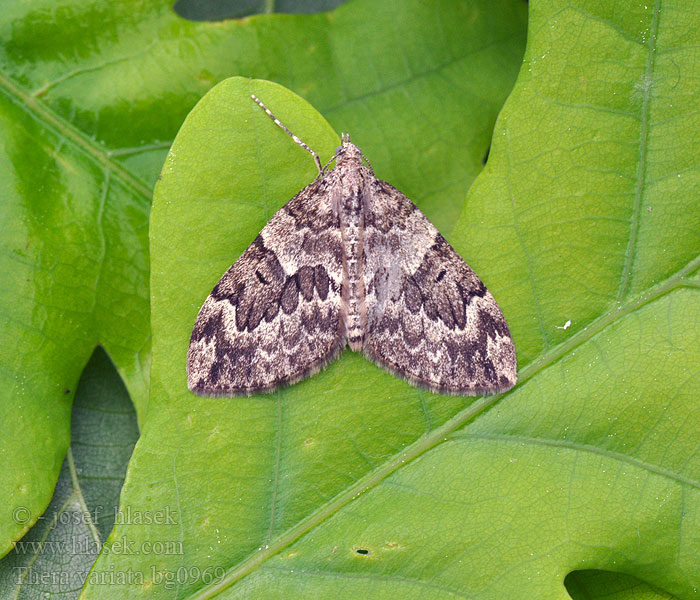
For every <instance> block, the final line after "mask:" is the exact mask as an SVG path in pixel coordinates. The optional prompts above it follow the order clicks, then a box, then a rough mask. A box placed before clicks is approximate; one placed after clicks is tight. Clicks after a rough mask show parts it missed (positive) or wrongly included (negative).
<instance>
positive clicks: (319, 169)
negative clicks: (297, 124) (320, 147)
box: [250, 94, 323, 175]
mask: <svg viewBox="0 0 700 600" xmlns="http://www.w3.org/2000/svg"><path fill="white" fill-rule="evenodd" d="M250 97H251V98H252V99H253V100H255V102H256V103H257V105H258V106H259V107H260V108H262V109H263V110H264V111H265V112H266V113H267V116H268V117H270V118H271V119H272V120H273V121H274V122H275V125H277V126H278V127H280V128H281V129H282V130H283V131H284V132H285V133H286V134H287V135H289V136H290V137H291V138H292V139H293V140H294V141H295V142H296V143H297V144H298V145H299V146H301V147H302V148H303V149H304V150H306V151H307V152H308V153H309V154H311V156H313V157H314V161H315V162H316V167H317V168H318V174H319V175H323V168H322V167H321V159H320V158H319V157H318V154H316V153H315V152H314V151H313V150H312V149H311V148H309V147H308V146H307V145H306V144H305V143H304V142H303V141H302V140H300V139H299V138H298V137H297V136H296V135H294V134H293V133H292V132H291V131H289V129H287V128H286V127H285V126H284V124H283V123H282V122H281V121H280V120H279V119H278V118H277V117H276V116H275V115H273V114H272V111H271V110H270V109H269V108H267V106H265V105H264V104H263V103H262V101H261V100H260V98H258V97H257V96H256V95H255V94H251V95H250Z"/></svg>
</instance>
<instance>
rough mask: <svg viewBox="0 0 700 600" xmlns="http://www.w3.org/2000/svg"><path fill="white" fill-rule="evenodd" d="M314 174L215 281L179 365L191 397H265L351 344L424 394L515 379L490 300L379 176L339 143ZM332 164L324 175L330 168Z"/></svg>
mask: <svg viewBox="0 0 700 600" xmlns="http://www.w3.org/2000/svg"><path fill="white" fill-rule="evenodd" d="M252 98H253V100H254V101H255V102H257V103H258V104H259V105H260V107H261V108H262V109H263V110H264V111H265V112H266V113H267V114H268V115H269V116H270V117H271V118H272V119H273V120H274V121H275V123H276V124H277V125H278V126H280V127H281V128H282V129H283V130H284V131H285V132H286V133H288V134H289V135H290V136H291V137H292V138H293V139H294V141H295V142H296V143H297V144H299V145H300V146H301V147H302V148H304V149H305V150H307V151H308V152H309V153H311V155H312V156H313V157H314V160H315V162H316V166H317V167H318V171H319V173H318V177H317V178H316V179H315V180H314V181H313V182H312V183H310V184H309V185H308V186H306V187H305V188H304V189H303V190H301V191H300V192H299V193H298V194H297V195H296V196H294V197H293V198H292V199H291V200H290V201H289V202H287V204H285V205H284V206H283V207H282V208H281V209H280V210H279V211H277V213H275V215H274V216H273V217H272V218H271V219H270V221H269V222H268V223H267V225H265V227H264V228H263V230H262V231H261V232H260V234H259V235H258V236H257V237H256V238H255V240H253V243H252V244H251V245H250V246H249V247H248V249H247V250H246V251H245V252H244V253H243V254H242V255H241V257H240V258H239V259H238V260H237V261H236V262H235V263H234V264H233V266H232V267H231V268H229V270H228V271H226V273H225V274H224V276H223V277H222V278H221V279H220V280H219V282H218V283H217V284H216V286H215V287H214V289H213V290H212V292H211V294H209V297H208V298H207V299H206V301H205V302H204V304H203V306H202V308H201V309H200V311H199V315H198V316H197V320H196V322H195V324H194V329H193V331H192V338H191V340H190V346H189V351H188V355H187V382H188V386H189V388H190V390H192V391H193V392H195V393H196V394H200V395H204V396H241V395H251V394H257V393H265V392H271V391H273V390H275V389H277V388H279V387H280V386H282V385H288V384H293V383H295V382H297V381H299V380H301V379H303V378H305V377H307V376H309V375H312V374H314V373H316V372H318V371H319V370H320V369H322V368H323V367H325V366H326V365H327V364H328V363H329V362H331V361H332V360H334V359H335V358H336V357H337V356H338V355H339V354H340V352H341V351H342V350H343V349H344V348H345V347H346V346H349V347H350V349H351V350H354V351H356V352H362V353H363V354H364V355H365V356H366V357H367V358H368V359H369V360H371V361H372V362H374V363H376V364H377V365H379V366H380V367H383V368H384V369H386V370H388V371H390V372H391V373H393V374H395V375H398V376H400V377H403V378H405V379H406V380H408V381H409V382H410V383H411V384H413V385H416V386H420V387H423V388H426V389H428V390H430V391H432V392H441V393H447V394H458V395H475V394H487V393H496V392H502V391H504V390H507V389H509V388H511V387H512V386H513V385H514V384H515V381H516V358H515V348H514V346H513V340H512V339H511V336H510V332H509V330H508V325H507V323H506V320H505V318H504V317H503V314H502V313H501V310H500V308H499V307H498V305H497V304H496V301H495V300H494V298H493V296H492V295H491V294H490V293H489V291H488V290H487V289H486V286H485V285H484V284H483V283H482V282H481V280H480V279H479V278H478V277H477V275H476V274H475V273H474V271H472V269H471V268H470V267H469V266H468V265H467V264H466V263H465V262H464V261H463V260H462V258H461V257H460V256H459V255H458V254H457V252H455V250H454V249H453V248H452V247H451V246H450V244H448V243H447V241H446V240H445V238H444V237H443V236H442V235H441V234H440V232H438V230H437V229H436V228H435V227H434V226H433V225H432V223H430V221H428V219H427V218H426V216H425V215H424V214H423V213H422V212H421V211H420V210H419V209H418V208H417V207H416V205H415V204H413V202H411V201H410V200H409V199H408V198H407V197H406V196H404V195H403V194H402V193H401V192H400V191H399V190H397V189H396V188H394V187H393V186H391V185H389V184H388V183H386V182H385V181H381V180H380V179H377V178H376V177H375V175H374V171H373V169H372V167H371V165H370V164H369V161H367V159H366V158H365V157H364V156H363V154H362V151H361V150H360V149H359V148H358V147H357V146H355V145H354V144H352V143H351V142H350V136H349V135H347V134H343V136H342V145H341V146H340V147H339V148H338V149H337V150H336V152H335V155H334V156H333V157H332V159H331V161H329V163H328V164H327V165H326V166H325V167H322V166H321V161H320V160H319V157H318V155H317V154H316V153H315V152H314V151H313V150H312V149H311V148H309V147H308V146H307V145H306V144H304V142H302V141H301V140H300V139H299V138H297V137H296V136H295V135H294V134H293V133H291V132H290V131H289V130H288V129H287V128H286V127H285V126H284V125H283V124H282V123H281V122H280V121H279V120H278V119H277V118H275V116H274V115H273V114H272V113H271V112H270V110H269V109H268V108H267V107H266V106H265V105H264V104H263V103H262V102H261V101H260V100H259V99H258V98H256V97H255V96H252ZM333 161H335V168H334V169H330V168H329V165H330V163H331V162H333Z"/></svg>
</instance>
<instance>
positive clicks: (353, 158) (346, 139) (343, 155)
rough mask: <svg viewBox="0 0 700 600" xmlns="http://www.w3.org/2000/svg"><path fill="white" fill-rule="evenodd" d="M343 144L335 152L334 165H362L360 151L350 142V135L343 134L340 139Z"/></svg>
mask: <svg viewBox="0 0 700 600" xmlns="http://www.w3.org/2000/svg"><path fill="white" fill-rule="evenodd" d="M341 139H342V141H343V144H342V145H341V146H338V147H337V148H336V150H335V159H336V164H337V163H338V162H340V161H343V162H355V163H358V164H361V163H362V151H361V150H360V149H359V148H358V147H357V146H355V144H353V143H351V142H350V134H349V133H343V134H342V137H341Z"/></svg>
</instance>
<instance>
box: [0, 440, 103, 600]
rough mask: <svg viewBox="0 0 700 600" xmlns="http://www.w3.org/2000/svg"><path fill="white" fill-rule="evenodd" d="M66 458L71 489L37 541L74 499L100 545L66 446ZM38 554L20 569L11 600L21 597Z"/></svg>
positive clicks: (71, 455) (73, 461)
mask: <svg viewBox="0 0 700 600" xmlns="http://www.w3.org/2000/svg"><path fill="white" fill-rule="evenodd" d="M66 460H67V462H68V472H69V473H70V480H71V485H72V486H73V491H72V492H71V494H70V495H69V496H68V498H66V501H65V502H64V503H63V505H62V506H61V508H60V509H59V510H57V511H56V513H55V514H54V516H53V519H52V520H51V523H50V524H49V525H48V526H47V527H46V530H45V531H44V535H43V536H42V537H41V539H39V540H38V541H39V543H40V544H42V545H43V544H44V543H45V542H46V541H47V538H48V537H49V536H50V535H51V532H52V531H53V528H54V527H55V526H56V524H57V523H58V521H59V519H60V518H61V515H63V514H64V513H65V512H66V511H67V509H68V507H69V506H70V505H71V504H72V503H73V502H74V501H75V500H77V501H78V504H80V511H81V513H82V514H81V516H82V522H83V523H86V524H87V526H88V529H89V530H90V533H91V535H92V538H93V541H94V542H95V545H96V546H97V547H100V546H101V545H102V540H101V539H100V533H99V531H97V527H95V523H93V521H92V519H91V518H90V514H91V512H90V509H89V508H88V506H87V504H86V503H85V497H84V496H83V493H82V489H81V487H80V481H79V479H78V470H77V469H76V467H75V460H74V459H73V451H72V449H71V448H68V452H67V453H66ZM39 556H41V551H37V552H36V553H35V554H34V556H33V557H32V559H31V560H30V561H29V562H27V564H26V565H24V567H25V568H24V569H23V570H22V571H21V574H20V579H21V581H18V585H16V586H15V590H14V593H13V594H12V600H19V598H21V597H23V594H22V592H23V590H24V587H23V582H24V580H25V579H26V578H27V577H28V576H29V572H30V570H31V567H32V566H33V565H34V563H35V562H36V561H37V560H38V559H39Z"/></svg>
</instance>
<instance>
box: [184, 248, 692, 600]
mask: <svg viewBox="0 0 700 600" xmlns="http://www.w3.org/2000/svg"><path fill="white" fill-rule="evenodd" d="M697 269H700V255H698V256H696V257H695V258H694V259H693V260H692V261H690V262H689V263H687V264H686V265H685V266H684V267H683V268H682V269H679V270H678V271H676V272H675V273H673V274H672V275H671V276H669V277H668V278H667V279H665V280H664V281H662V282H660V283H658V284H657V285H655V286H654V287H652V288H650V289H649V290H647V291H645V292H644V293H642V294H639V295H638V296H636V297H635V298H634V299H633V300H631V301H630V302H628V303H627V304H624V305H619V304H618V303H615V304H613V305H612V306H611V307H610V308H609V309H608V311H607V312H605V313H603V314H602V315H601V316H600V317H598V318H597V319H595V320H594V321H592V322H591V323H590V324H589V325H588V326H587V327H584V328H583V329H581V330H580V331H579V332H577V333H576V334H574V335H572V336H571V337H570V338H569V339H568V340H566V341H565V342H563V343H562V344H560V345H558V346H556V347H554V348H552V349H551V350H550V351H548V352H545V353H544V354H543V355H542V356H541V357H540V359H538V360H535V361H533V362H531V363H530V364H528V365H527V366H526V367H524V368H523V369H521V370H520V371H519V373H518V385H517V387H520V386H522V385H524V384H525V383H526V382H527V381H529V380H530V379H532V378H533V377H534V376H535V375H536V374H537V373H539V372H540V371H542V370H544V369H546V368H548V367H550V366H552V365H553V364H554V363H556V362H557V361H558V360H559V359H560V358H561V357H562V356H564V355H566V354H568V353H569V352H571V351H572V350H574V349H575V348H577V347H578V346H581V345H583V344H584V343H586V342H588V341H589V340H591V339H592V338H593V337H594V336H596V335H597V334H599V333H600V332H601V331H603V330H604V329H605V328H606V327H609V326H610V325H612V324H613V323H615V322H616V321H618V320H619V319H620V318H622V317H624V316H626V315H628V314H630V313H632V312H634V311H635V310H637V309H639V308H640V307H642V306H644V305H645V304H648V303H650V302H653V301H655V300H658V299H659V298H661V297H662V296H664V295H665V294H667V293H669V292H671V291H672V290H674V289H677V288H679V287H685V286H688V287H693V288H697V287H698V285H697V282H694V281H688V282H686V281H684V277H685V276H686V275H689V274H691V273H693V272H694V271H695V270H697ZM509 393H510V392H507V393H506V394H501V395H495V396H485V397H481V398H479V399H478V400H476V401H475V402H474V403H472V404H471V405H470V406H468V407H467V408H465V409H464V410H463V411H461V412H459V413H457V414H456V415H455V416H454V417H452V418H451V419H450V420H449V421H446V422H445V423H444V424H443V425H442V426H440V427H438V428H437V429H435V430H433V431H432V432H430V433H428V434H425V435H423V436H422V437H420V438H419V439H418V440H416V441H415V442H414V443H413V444H411V445H410V446H408V447H407V448H406V449H405V450H404V451H403V452H400V453H399V454H397V455H396V456H394V457H393V458H391V459H390V460H389V461H387V462H386V463H384V464H383V465H382V466H381V467H379V468H377V469H376V470H374V471H372V472H370V473H368V474H367V475H365V476H364V477H362V478H361V479H359V480H358V481H357V482H356V483H355V484H354V485H353V486H351V487H350V488H348V489H347V490H345V491H344V492H342V493H340V494H339V495H337V496H336V497H335V498H333V499H332V500H330V501H329V502H328V503H326V504H324V505H323V506H321V507H320V508H319V509H318V510H316V511H314V512H313V513H311V514H310V515H309V516H308V517H307V518H306V519H303V520H302V521H300V522H299V523H298V524H297V525H296V526H295V527H292V528H291V529H290V530H288V531H287V532H286V533H284V534H283V535H281V536H280V537H279V538H277V539H276V540H275V541H274V542H273V543H271V544H269V545H266V546H265V547H264V549H262V550H260V551H258V552H256V553H255V554H252V555H251V556H250V557H249V558H247V559H246V560H244V561H243V562H241V563H240V564H239V565H237V566H236V567H235V568H233V569H232V570H231V571H229V572H228V573H227V574H226V575H225V576H224V578H223V579H222V580H221V581H219V582H217V583H215V584H211V585H209V586H206V587H204V588H202V589H200V590H198V591H197V592H196V593H195V594H193V595H192V596H191V597H190V598H192V599H193V600H205V599H206V598H213V597H215V596H216V595H217V594H218V593H220V592H223V591H224V590H225V589H227V588H229V587H231V586H232V585H233V584H235V583H236V582H237V581H239V580H241V579H242V578H243V577H245V576H247V575H249V574H250V573H252V572H253V571H255V569H257V568H258V567H259V566H260V565H262V564H263V563H264V562H265V561H266V560H268V559H269V558H271V557H272V556H274V555H275V554H277V553H279V552H281V551H282V550H283V549H284V548H286V547H287V546H289V545H291V544H292V543H294V542H295V541H296V540H298V539H299V538H300V537H302V536H303V535H305V534H306V533H308V532H309V531H310V530H312V529H313V528H315V527H317V526H318V525H320V524H321V523H322V522H324V521H325V520H326V519H328V518H330V517H331V516H333V515H334V514H335V513H337V512H338V511H339V510H340V509H341V508H343V507H344V506H345V505H347V504H349V503H350V502H352V501H353V500H355V499H356V498H357V497H358V496H359V495H361V494H363V493H364V492H366V491H368V490H370V489H371V488H373V487H375V486H376V485H378V484H379V483H380V482H381V481H382V480H383V479H385V478H386V477H388V476H389V475H391V474H392V473H394V472H395V471H397V470H398V469H399V468H401V467H402V466H403V465H405V464H407V463H409V462H411V461H412V460H414V459H415V458H418V457H419V456H421V455H422V454H423V453H424V452H427V451H428V450H432V449H433V448H435V447H436V446H438V445H439V444H441V443H442V442H444V441H445V440H446V439H447V438H448V437H449V436H450V435H451V434H452V433H453V432H454V431H456V430H457V429H458V428H459V427H461V426H463V425H464V424H465V423H467V422H468V421H470V420H471V419H474V418H475V417H477V416H478V415H480V414H481V413H483V412H485V411H487V410H489V409H490V408H492V407H493V406H494V405H495V404H496V403H497V402H499V401H500V400H501V399H502V398H504V397H506V396H507V395H508V394H509ZM597 451H598V452H602V451H600V450H597ZM608 456H611V457H618V458H619V456H618V455H617V454H615V453H612V452H609V453H608ZM620 456H621V455H620ZM626 460H627V461H628V462H632V460H634V459H630V458H629V457H628V458H627V459H626ZM635 464H637V465H638V466H640V467H642V468H645V469H648V470H650V471H653V472H655V473H657V474H661V475H668V474H669V472H667V471H664V470H663V469H660V468H659V467H656V466H652V465H649V464H647V463H644V462H642V461H636V462H635ZM673 478H674V480H677V481H683V482H684V483H688V484H690V485H693V486H695V487H698V483H697V482H695V481H693V480H687V481H686V480H685V479H684V478H683V479H682V478H680V477H679V476H678V475H677V474H673Z"/></svg>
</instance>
